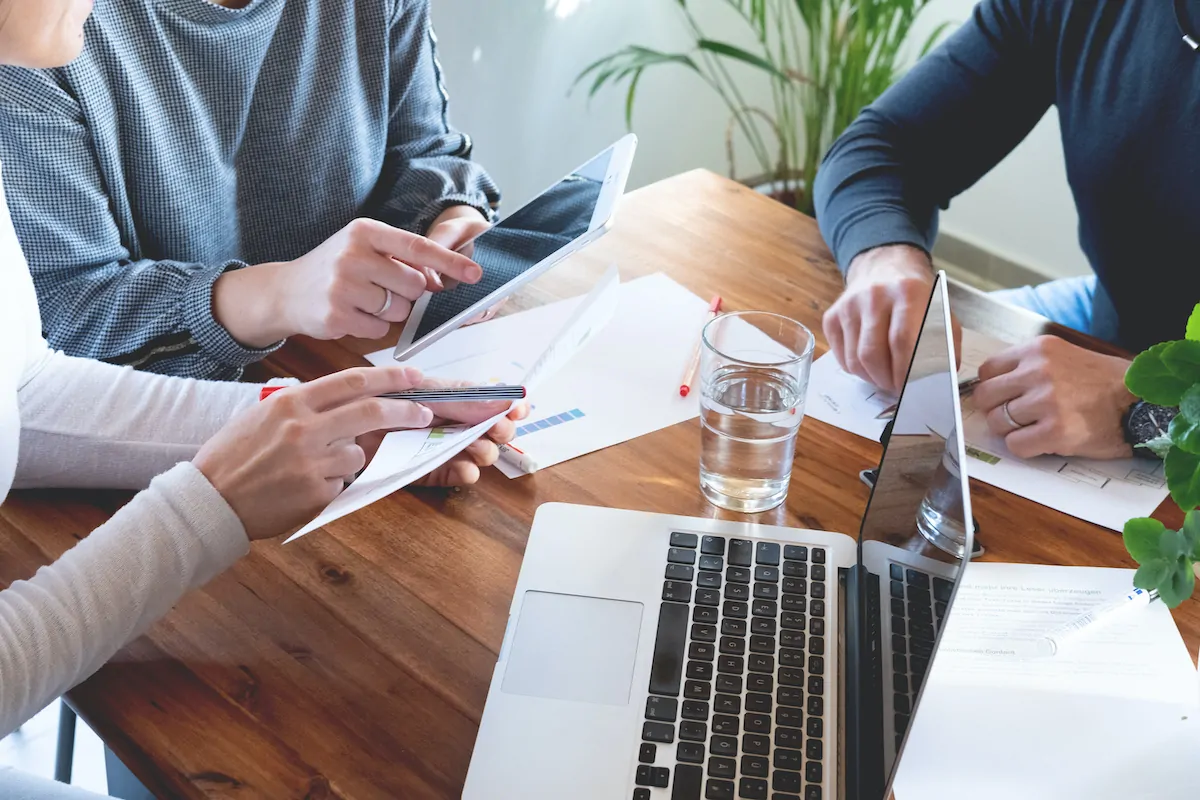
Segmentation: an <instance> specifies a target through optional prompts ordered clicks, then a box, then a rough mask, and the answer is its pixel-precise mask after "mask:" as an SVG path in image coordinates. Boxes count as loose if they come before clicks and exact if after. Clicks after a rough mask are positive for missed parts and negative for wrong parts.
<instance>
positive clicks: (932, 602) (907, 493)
mask: <svg viewBox="0 0 1200 800" xmlns="http://www.w3.org/2000/svg"><path fill="white" fill-rule="evenodd" d="M961 423H962V412H961V410H960V405H959V396H958V377H957V368H956V356H955V351H954V344H953V339H952V332H951V329H950V311H949V303H948V300H947V297H946V280H945V276H944V275H939V278H938V280H937V282H936V285H935V288H934V291H933V295H932V297H931V299H930V303H929V308H928V310H927V312H926V315H925V323H924V326H923V327H922V329H921V333H920V336H919V338H918V340H917V344H916V348H915V351H914V356H913V363H912V367H911V368H910V370H909V375H908V380H907V381H906V383H905V386H904V390H903V394H902V396H901V398H900V400H899V404H898V406H897V407H896V413H895V417H894V419H893V421H892V423H891V425H890V427H889V433H886V434H885V441H886V443H885V446H884V452H883V457H882V460H881V462H880V465H879V469H878V473H877V476H876V478H875V486H874V488H873V490H872V492H871V498H870V500H869V501H868V504H867V511H866V514H865V515H864V516H863V523H862V529H861V532H860V534H859V540H858V542H859V561H860V564H861V567H860V569H859V575H858V577H859V578H860V580H855V581H851V582H850V583H849V584H848V586H849V589H850V590H851V591H853V592H855V593H856V595H857V596H856V598H854V599H851V598H849V597H848V598H847V599H848V600H851V602H853V601H854V600H857V601H858V603H859V604H860V606H859V607H860V609H861V612H862V613H861V615H860V618H862V619H864V620H866V621H867V622H866V624H864V625H860V626H856V627H857V629H858V630H856V631H854V632H853V633H852V634H851V635H852V636H853V638H854V640H855V641H857V643H858V646H859V647H860V648H861V649H860V653H861V654H862V656H863V657H862V658H860V659H851V660H856V661H858V662H859V663H860V664H862V667H861V668H860V670H859V672H860V674H859V675H857V676H848V677H850V678H851V680H850V682H849V684H848V687H847V689H848V691H849V692H855V691H857V693H858V698H857V699H856V700H855V701H854V703H852V705H854V706H855V707H852V708H851V709H849V710H850V712H851V713H852V716H853V718H855V719H857V720H858V724H857V729H858V730H857V737H858V739H857V749H858V753H859V758H858V759H856V760H858V762H859V767H860V769H858V770H856V771H857V773H858V779H859V780H861V781H862V783H861V786H860V787H859V789H860V791H858V792H856V793H854V794H852V795H851V796H857V797H860V798H864V800H867V799H868V798H875V797H883V796H884V795H885V789H886V788H887V786H889V785H890V784H891V782H892V779H893V777H894V774H895V771H896V764H897V761H898V757H899V754H900V753H901V751H902V749H903V743H904V739H905V737H906V735H907V733H908V731H909V730H910V729H911V727H912V724H913V720H914V715H915V714H916V711H917V706H918V703H919V701H920V696H921V690H922V688H923V687H924V678H925V676H926V675H927V674H928V672H929V669H930V665H931V662H932V660H933V656H934V651H935V650H936V647H937V642H938V639H939V638H940V633H941V630H942V627H943V622H944V620H945V618H946V615H947V614H948V612H949V608H950V604H951V602H952V600H953V594H954V590H955V589H956V588H957V584H958V582H959V579H960V577H961V575H962V570H963V566H964V564H965V560H964V559H963V557H962V556H963V554H964V553H967V554H969V553H970V552H971V547H972V543H973V534H974V530H973V529H974V525H973V524H966V523H967V521H970V520H971V519H972V517H971V504H970V496H969V494H968V490H967V476H966V472H965V469H964V463H965V461H964V459H965V453H964V447H963V443H962V442H961V440H960V439H959V436H958V431H959V429H960V427H961ZM848 777H849V778H850V781H851V783H854V782H855V779H854V777H851V776H848Z"/></svg>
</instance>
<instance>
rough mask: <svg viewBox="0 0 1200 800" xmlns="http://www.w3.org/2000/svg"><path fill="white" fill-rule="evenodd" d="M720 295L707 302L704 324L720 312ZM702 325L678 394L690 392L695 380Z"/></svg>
mask: <svg viewBox="0 0 1200 800" xmlns="http://www.w3.org/2000/svg"><path fill="white" fill-rule="evenodd" d="M721 302H722V301H721V296H720V295H714V296H713V299H712V302H711V303H709V304H708V315H707V316H706V317H705V318H704V325H707V324H708V323H710V322H712V321H713V320H714V319H716V317H717V314H720V313H721ZM704 325H701V326H700V331H701V334H700V336H699V337H697V339H696V347H695V349H694V350H692V357H691V358H690V359H688V366H687V370H686V371H684V373H683V381H682V382H680V384H679V396H680V397H687V396H688V395H689V394H691V393H692V383H693V382H694V381H695V380H696V370H697V369H699V367H700V349H701V348H702V347H703V345H704V341H703V339H704V334H703V331H704Z"/></svg>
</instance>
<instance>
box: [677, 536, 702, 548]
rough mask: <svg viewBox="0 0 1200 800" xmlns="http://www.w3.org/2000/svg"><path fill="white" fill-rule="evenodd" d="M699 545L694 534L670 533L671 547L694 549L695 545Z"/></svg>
mask: <svg viewBox="0 0 1200 800" xmlns="http://www.w3.org/2000/svg"><path fill="white" fill-rule="evenodd" d="M699 543H700V537H699V536H697V535H696V534H694V533H672V534H671V547H690V548H692V549H693V550H695V549H696V545H698V544H699Z"/></svg>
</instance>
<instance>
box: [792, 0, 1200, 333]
mask: <svg viewBox="0 0 1200 800" xmlns="http://www.w3.org/2000/svg"><path fill="white" fill-rule="evenodd" d="M1183 10H1184V20H1185V26H1187V27H1188V30H1189V31H1194V30H1197V29H1198V28H1200V2H1196V0H1186V2H1185V3H1184V7H1183ZM1051 105H1055V106H1057V108H1058V112H1059V117H1060V119H1061V122H1062V138H1063V149H1064V152H1065V154H1066V164H1067V177H1068V180H1069V181H1070V185H1071V191H1072V193H1073V194H1074V196H1075V204H1076V206H1077V207H1078V210H1079V241H1080V244H1081V245H1082V247H1083V251H1084V253H1085V254H1086V255H1087V257H1088V260H1089V261H1090V262H1091V265H1092V267H1093V268H1094V269H1095V271H1096V274H1097V276H1098V277H1099V280H1100V285H1101V289H1102V291H1100V292H1098V293H1097V294H1098V296H1097V300H1096V304H1097V306H1096V314H1097V319H1096V320H1095V323H1094V324H1095V325H1096V327H1097V328H1099V327H1101V326H1102V325H1106V324H1107V325H1111V324H1112V322H1113V319H1112V315H1113V314H1115V322H1116V330H1117V342H1118V343H1119V344H1121V345H1123V346H1124V347H1127V348H1130V349H1132V350H1141V349H1144V348H1145V347H1147V346H1149V345H1151V344H1153V343H1156V342H1159V341H1163V340H1167V339H1180V338H1183V332H1184V327H1185V324H1186V321H1187V317H1188V314H1189V312H1190V311H1191V309H1192V307H1193V305H1194V304H1195V303H1196V302H1198V301H1200V271H1198V270H1197V269H1196V261H1197V255H1196V249H1195V243H1196V239H1197V236H1196V233H1197V231H1198V230H1200V119H1198V118H1197V111H1198V110H1200V54H1197V53H1195V52H1193V51H1192V50H1191V49H1189V48H1188V47H1187V46H1186V45H1185V44H1184V43H1183V41H1182V40H1181V37H1180V34H1179V30H1178V26H1177V25H1176V21H1175V16H1174V13H1173V9H1172V3H1171V0H984V2H982V3H980V4H979V5H978V6H977V7H976V9H975V11H974V13H973V15H972V17H971V19H970V20H969V21H968V22H967V23H966V24H964V25H963V26H962V28H961V29H959V30H958V31H957V32H956V33H955V34H954V35H953V36H951V37H950V38H949V39H948V40H947V41H946V42H945V43H944V44H942V45H941V46H940V47H939V48H937V49H936V50H935V51H934V52H932V53H930V54H929V56H927V57H926V58H925V59H923V60H922V61H921V62H920V63H918V64H917V65H916V66H915V67H914V68H913V69H912V70H911V71H910V72H909V73H908V74H907V75H906V76H905V77H904V78H903V79H902V80H901V81H900V82H899V83H898V84H897V85H896V86H894V87H892V88H891V89H890V90H889V91H888V92H887V93H885V94H884V95H883V97H881V98H880V99H879V100H878V101H877V102H876V103H874V104H873V105H872V106H870V107H868V108H867V109H865V110H864V111H863V113H862V115H861V116H860V117H859V118H858V120H856V121H855V122H854V124H853V125H851V126H850V128H849V129H847V131H846V132H845V134H844V135H843V136H842V137H841V138H840V139H839V140H838V141H837V143H836V144H835V145H834V146H833V148H832V150H831V151H830V152H829V154H828V155H827V157H826V159H825V162H824V164H823V165H822V168H821V170H820V172H819V175H818V178H817V181H816V185H815V187H814V200H815V202H816V208H817V218H818V220H819V221H820V223H821V230H822V231H823V232H824V235H825V239H826V241H828V242H829V245H830V247H831V248H832V249H833V251H834V254H835V256H836V257H837V260H838V263H839V264H840V265H841V266H842V268H843V270H844V269H845V268H846V266H847V265H849V263H850V261H851V259H853V258H854V256H856V255H857V254H859V253H861V252H862V251H864V250H867V249H870V248H872V247H876V246H879V245H883V244H889V243H909V244H913V245H916V246H918V247H922V248H924V249H926V250H929V249H930V248H931V247H932V246H933V239H934V237H935V235H936V228H937V209H938V208H939V207H941V208H946V207H947V206H948V204H949V202H950V200H951V198H953V197H954V196H955V195H957V194H958V193H959V192H962V191H963V190H964V189H966V188H967V187H969V186H971V184H973V183H975V181H977V180H978V179H979V178H980V177H982V176H983V175H984V174H985V173H986V172H987V171H988V170H990V169H991V168H992V167H993V166H995V165H996V163H998V162H999V161H1000V160H1001V159H1002V158H1004V156H1005V155H1007V154H1008V153H1009V151H1011V150H1012V149H1013V148H1014V147H1015V146H1016V145H1017V144H1018V143H1019V142H1020V141H1021V140H1022V139H1023V138H1025V136H1026V135H1027V134H1028V133H1029V131H1030V129H1031V128H1033V126H1034V125H1035V124H1036V123H1037V122H1038V120H1039V119H1041V117H1042V116H1043V115H1044V114H1045V112H1046V110H1047V109H1048V108H1049V107H1050V106H1051ZM1028 191H1029V192H1030V193H1031V194H1032V193H1035V192H1037V191H1038V186H1036V185H1031V186H1029V187H1028Z"/></svg>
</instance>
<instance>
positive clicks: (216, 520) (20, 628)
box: [0, 464, 249, 738]
mask: <svg viewBox="0 0 1200 800" xmlns="http://www.w3.org/2000/svg"><path fill="white" fill-rule="evenodd" d="M248 548H249V543H248V541H247V539H246V535H245V532H244V531H243V529H242V524H241V522H240V521H239V520H238V518H237V516H236V515H235V514H234V513H233V511H232V510H231V509H230V508H229V506H228V504H226V503H225V501H224V500H223V499H222V498H221V496H220V495H219V494H217V492H216V490H214V489H213V488H212V486H211V485H210V484H209V483H208V481H207V480H205V478H204V476H203V475H201V474H200V472H199V470H197V469H196V468H195V467H194V466H192V465H191V464H180V465H179V466H177V467H176V468H175V469H173V470H172V471H171V472H169V473H167V474H166V475H163V476H161V477H159V478H157V479H156V480H155V481H154V483H153V484H151V486H150V488H149V489H147V490H146V491H144V492H142V493H141V494H139V495H138V496H137V497H135V498H134V499H133V500H132V501H131V502H130V503H129V504H128V505H126V506H125V507H124V508H122V509H121V510H120V511H118V512H117V513H116V515H114V516H113V518H112V519H111V520H109V522H107V523H106V524H104V525H102V526H100V527H99V528H97V529H96V530H95V531H93V532H92V533H91V534H90V535H89V536H88V537H87V538H86V539H84V540H83V541H82V542H80V543H79V544H78V545H76V546H75V547H74V548H73V549H72V550H70V551H69V552H68V553H67V554H66V555H64V556H63V557H62V558H60V559H59V560H58V561H56V562H55V563H54V564H52V565H50V566H48V567H43V568H42V569H40V570H38V572H37V574H36V575H35V576H34V577H33V578H32V579H31V580H29V581H17V582H15V583H14V584H12V586H10V587H9V588H8V589H6V590H4V591H3V592H0V738H2V737H3V736H5V735H7V734H8V733H9V732H10V731H12V730H13V729H14V728H16V727H17V726H18V725H20V724H21V723H22V722H24V721H25V720H27V719H28V718H29V717H30V716H32V715H33V714H34V713H36V712H37V711H38V709H40V708H42V707H43V706H45V705H46V704H47V703H49V702H50V701H51V700H53V699H54V698H56V697H58V696H59V695H61V694H62V693H63V692H64V691H66V690H67V689H69V688H71V687H72V686H74V685H76V684H77V683H79V682H80V681H82V680H84V679H85V678H87V677H88V676H90V675H91V674H92V673H93V672H95V671H96V670H97V669H99V668H100V666H101V665H103V664H104V662H106V661H107V660H108V659H109V658H111V657H112V656H113V654H115V653H116V652H117V650H119V649H120V648H121V647H122V646H124V645H125V644H126V643H127V642H129V641H130V640H132V639H134V638H135V637H137V636H138V635H140V634H141V633H143V632H144V631H145V630H146V629H147V628H148V627H149V626H150V625H151V624H152V623H153V622H154V621H155V620H157V619H158V618H159V617H161V616H162V615H163V614H165V613H166V612H167V611H169V610H170V609H171V607H172V606H173V605H175V603H177V602H178V601H179V599H180V598H181V597H182V596H183V595H184V594H186V593H187V592H188V591H190V590H192V589H194V588H197V587H199V586H201V585H203V584H204V583H206V582H208V581H209V580H211V579H212V578H213V577H214V576H216V575H217V574H219V573H221V572H222V571H224V570H225V569H227V568H228V567H229V566H230V565H232V564H233V563H234V561H236V560H237V559H238V558H240V557H241V556H243V555H245V553H246V552H247V550H248Z"/></svg>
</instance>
